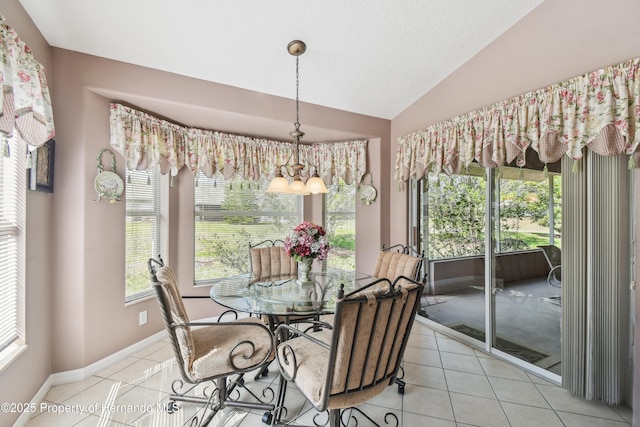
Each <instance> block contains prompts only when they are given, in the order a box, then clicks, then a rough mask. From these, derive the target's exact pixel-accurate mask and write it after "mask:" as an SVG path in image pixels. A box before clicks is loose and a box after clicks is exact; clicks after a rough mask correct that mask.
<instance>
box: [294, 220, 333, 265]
mask: <svg viewBox="0 0 640 427" xmlns="http://www.w3.org/2000/svg"><path fill="white" fill-rule="evenodd" d="M326 234H327V233H326V232H325V231H324V228H322V226H320V225H317V224H314V223H312V222H307V221H305V222H303V223H302V224H300V225H298V226H297V227H295V228H294V229H293V230H291V231H290V232H289V235H288V236H287V237H286V238H285V239H284V248H285V250H286V251H287V255H289V256H290V257H292V258H293V259H295V260H296V261H298V262H299V261H303V260H314V259H316V258H318V259H319V260H321V261H322V260H323V259H325V258H327V255H328V254H329V241H328V240H327V237H326Z"/></svg>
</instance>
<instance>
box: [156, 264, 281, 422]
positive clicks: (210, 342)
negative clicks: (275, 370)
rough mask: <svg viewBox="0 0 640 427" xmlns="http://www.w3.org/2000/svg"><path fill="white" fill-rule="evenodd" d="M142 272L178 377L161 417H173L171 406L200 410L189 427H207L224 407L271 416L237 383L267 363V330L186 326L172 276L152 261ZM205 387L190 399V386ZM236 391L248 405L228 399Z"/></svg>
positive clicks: (243, 323)
mask: <svg viewBox="0 0 640 427" xmlns="http://www.w3.org/2000/svg"><path fill="white" fill-rule="evenodd" d="M148 268H149V273H150V276H151V281H152V284H153V288H154V290H155V293H156V296H157V299H158V303H159V305H160V311H161V312H162V317H163V319H164V323H165V327H166V330H167V332H168V334H169V338H170V341H171V345H172V347H173V351H174V354H175V358H176V362H177V365H178V367H179V369H180V374H181V377H182V378H181V379H176V380H175V381H174V382H173V385H172V394H171V395H170V396H169V403H168V404H167V406H166V408H167V411H168V412H170V413H171V412H175V410H177V409H178V408H179V406H178V405H177V403H176V402H188V403H196V404H201V405H202V406H203V408H204V410H203V411H198V412H196V414H195V415H194V416H193V417H192V418H191V420H190V424H189V425H191V426H196V425H197V426H205V425H207V424H209V422H210V421H211V420H212V419H213V417H214V416H215V414H216V413H217V412H218V411H219V410H220V409H222V408H226V407H232V408H243V409H252V408H254V409H264V410H266V411H273V410H274V407H275V406H274V405H273V404H272V403H267V402H265V401H263V400H262V399H261V398H260V397H258V396H257V395H255V394H254V393H253V392H252V391H251V390H249V389H247V388H246V387H245V384H244V379H243V376H244V374H245V373H246V372H249V371H253V370H260V369H262V368H264V367H265V366H267V365H268V364H269V363H271V361H273V359H274V356H275V339H274V336H273V334H272V333H271V331H270V330H269V328H267V327H266V325H264V324H263V323H262V322H261V321H259V320H258V319H253V318H248V319H241V320H234V321H229V322H191V321H189V319H188V316H187V313H186V310H185V308H184V305H183V303H182V297H181V295H180V292H179V290H178V288H177V280H176V278H175V274H174V273H173V270H171V269H170V268H169V267H167V266H165V265H164V263H163V262H162V260H161V259H158V260H156V259H153V258H151V259H149V262H148ZM206 382H210V383H211V386H210V387H205V389H204V391H203V394H202V395H200V396H198V395H194V394H193V390H194V389H195V388H196V386H197V385H199V384H202V383H206ZM187 384H189V385H187ZM238 387H242V388H244V390H246V391H247V393H248V394H249V395H251V397H252V398H253V399H254V400H253V401H239V400H237V399H232V398H230V394H231V393H232V392H233V391H234V390H235V391H236V392H237V390H236V389H237V388H238ZM267 391H269V392H270V394H271V397H270V400H269V402H272V401H273V398H274V397H275V393H273V390H271V389H270V388H268V387H267V388H266V389H264V390H263V392H262V394H263V397H264V396H266V394H267V393H266V392H267ZM239 396H240V394H239V393H238V397H239Z"/></svg>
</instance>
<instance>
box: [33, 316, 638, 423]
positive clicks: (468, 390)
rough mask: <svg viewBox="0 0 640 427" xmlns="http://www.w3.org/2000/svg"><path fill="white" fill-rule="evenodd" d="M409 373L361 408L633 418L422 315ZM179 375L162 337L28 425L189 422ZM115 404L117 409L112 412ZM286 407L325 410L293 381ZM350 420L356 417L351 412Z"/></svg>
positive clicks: (409, 414)
mask: <svg viewBox="0 0 640 427" xmlns="http://www.w3.org/2000/svg"><path fill="white" fill-rule="evenodd" d="M404 371H405V376H404V379H405V381H406V383H407V385H406V390H405V394H404V395H401V394H399V393H398V391H397V388H396V387H395V386H394V387H389V388H387V390H386V391H385V392H384V393H383V394H381V395H380V396H378V397H376V398H374V399H372V400H371V401H369V402H368V403H367V404H366V405H362V406H361V407H360V409H362V410H363V411H364V412H365V413H366V414H367V415H368V416H369V417H371V418H373V419H374V420H376V422H377V423H378V424H380V425H385V426H386V425H391V426H394V425H396V423H395V421H394V420H393V418H387V420H386V421H385V418H384V417H385V413H387V412H393V413H395V415H396V416H397V419H398V423H397V426H398V427H400V426H403V427H412V426H417V427H421V426H425V425H428V426H433V427H456V426H457V427H467V426H487V427H500V426H512V427H525V426H533V427H537V426H544V427H555V426H569V427H572V426H576V427H578V426H580V427H585V426H611V427H614V426H621V427H622V426H631V419H632V413H631V410H630V409H629V408H628V407H610V406H607V405H604V404H601V403H598V402H589V401H586V400H584V399H580V398H577V397H575V396H572V395H570V394H569V393H568V392H567V391H566V390H564V389H562V388H560V387H558V386H556V385H554V384H552V383H549V382H548V381H546V380H544V379H541V378H539V377H537V376H534V375H532V374H529V373H527V372H525V371H523V370H522V369H519V368H516V367H514V366H513V365H510V364H508V363H506V362H503V361H500V360H498V359H496V358H494V357H492V356H491V355H488V354H485V353H483V352H481V351H478V350H475V349H473V348H471V347H469V346H467V345H466V344H463V343H460V342H458V341H455V340H453V339H451V338H448V337H447V336H445V335H442V334H441V333H439V332H436V331H433V330H432V329H430V328H429V327H428V326H426V325H424V324H422V323H420V322H418V321H417V322H416V324H415V326H414V328H413V330H412V333H411V338H410V342H409V346H408V347H407V350H406V352H405V358H404ZM276 372H277V369H276V368H274V367H272V368H271V370H270V373H269V375H268V376H266V377H264V378H261V379H260V380H259V381H255V380H254V379H253V377H248V376H247V377H245V378H247V380H246V383H247V385H248V386H249V387H250V388H251V389H253V390H260V389H262V388H264V387H265V386H268V385H270V384H271V385H272V389H273V390H274V391H275V390H277V387H276V385H277V375H276ZM179 376H180V374H179V371H178V368H177V366H176V365H175V364H174V362H173V353H172V350H171V346H170V344H169V343H168V341H167V340H162V341H159V342H156V343H154V344H151V345H149V346H148V347H147V348H145V349H144V350H143V351H140V352H138V353H137V354H135V355H132V356H130V357H128V358H127V359H125V360H123V361H121V362H120V363H117V364H114V365H113V366H111V367H109V368H108V369H105V370H104V371H102V372H99V373H97V374H96V375H93V376H91V377H90V378H87V379H86V380H84V381H80V382H75V383H69V384H64V385H60V386H55V387H53V388H52V389H51V390H50V391H49V393H48V394H47V395H46V398H45V403H50V407H49V408H48V409H47V410H44V411H43V412H41V413H39V414H37V415H36V416H34V417H33V418H32V419H31V420H30V421H29V423H28V427H39V426H47V427H52V426H64V427H68V426H101V427H102V426H162V427H165V426H180V425H183V424H184V423H186V422H187V419H188V417H189V416H190V415H191V414H193V413H194V411H195V409H194V407H193V406H192V405H189V404H185V405H184V407H183V408H182V409H181V410H180V411H178V412H177V413H174V414H168V413H166V412H165V411H164V410H163V409H162V403H166V400H167V397H168V394H169V390H170V388H171V383H172V382H173V380H174V379H176V378H179ZM63 405H65V406H63ZM110 405H115V408H117V409H119V410H117V411H109V410H108V409H107V410H105V407H107V408H108V407H109V406H110ZM286 405H287V407H288V408H289V413H288V415H287V418H288V419H291V418H294V417H299V418H297V420H296V423H302V424H307V425H313V421H312V419H313V416H314V415H318V414H317V412H315V411H314V410H312V409H310V406H309V404H308V403H306V401H305V399H304V398H303V397H302V396H301V395H300V394H299V393H297V392H296V391H295V389H294V388H289V389H288V394H287V402H286ZM63 410H64V411H66V412H64V413H61V412H63ZM56 411H57V412H56ZM262 412H263V411H258V410H254V411H250V412H248V413H247V412H241V411H240V412H239V411H231V410H225V411H224V412H220V413H218V415H216V418H215V419H214V422H212V423H211V424H210V425H212V426H213V425H216V426H218V425H219V426H241V427H258V426H264V425H265V424H263V423H262V421H261V418H262ZM320 415H322V414H320ZM352 415H354V416H356V417H357V420H358V423H357V425H358V426H361V427H366V426H369V425H373V424H372V423H370V422H369V421H368V420H367V419H366V418H365V417H363V416H362V415H360V414H358V413H357V412H356V411H354V412H353V414H352ZM324 420H326V417H325V418H324ZM319 421H320V422H321V421H322V420H319ZM187 425H188V424H187ZM350 425H355V423H354V422H353V420H352V422H351V423H350Z"/></svg>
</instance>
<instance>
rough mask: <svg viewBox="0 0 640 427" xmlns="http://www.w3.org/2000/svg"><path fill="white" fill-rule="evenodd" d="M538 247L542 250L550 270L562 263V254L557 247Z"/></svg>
mask: <svg viewBox="0 0 640 427" xmlns="http://www.w3.org/2000/svg"><path fill="white" fill-rule="evenodd" d="M538 247H539V248H540V249H542V253H543V254H544V257H545V258H546V259H547V262H548V263H549V267H550V268H553V267H557V266H559V265H560V264H561V263H562V252H561V251H560V248H559V247H557V246H555V245H539V246H538Z"/></svg>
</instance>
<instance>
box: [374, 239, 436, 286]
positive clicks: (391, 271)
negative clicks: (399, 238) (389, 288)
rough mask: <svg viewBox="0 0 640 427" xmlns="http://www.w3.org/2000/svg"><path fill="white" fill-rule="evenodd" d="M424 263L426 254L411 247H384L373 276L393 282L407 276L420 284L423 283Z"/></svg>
mask: <svg viewBox="0 0 640 427" xmlns="http://www.w3.org/2000/svg"><path fill="white" fill-rule="evenodd" d="M423 261H424V254H419V253H417V252H416V251H415V250H414V249H413V248H411V247H410V246H404V245H394V246H391V247H389V248H387V247H385V246H384V245H382V250H381V251H380V252H379V253H378V260H377V261H376V267H375V269H374V270H373V276H374V277H377V278H386V279H389V280H391V281H393V280H395V279H396V277H398V276H406V277H409V278H411V279H413V280H415V281H418V282H420V281H422V277H421V276H422V262H423Z"/></svg>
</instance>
